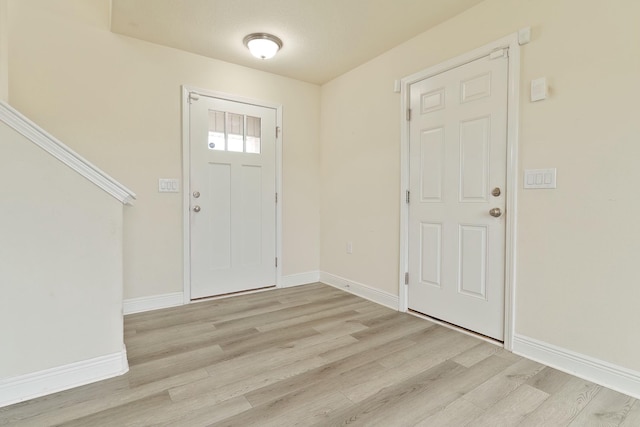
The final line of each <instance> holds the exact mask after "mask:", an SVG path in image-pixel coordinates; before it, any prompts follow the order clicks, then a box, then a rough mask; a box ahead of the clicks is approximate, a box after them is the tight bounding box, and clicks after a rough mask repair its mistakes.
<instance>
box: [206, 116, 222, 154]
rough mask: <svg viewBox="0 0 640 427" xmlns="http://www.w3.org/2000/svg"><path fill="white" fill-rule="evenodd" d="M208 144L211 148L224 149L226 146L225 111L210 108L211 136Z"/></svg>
mask: <svg viewBox="0 0 640 427" xmlns="http://www.w3.org/2000/svg"><path fill="white" fill-rule="evenodd" d="M207 145H208V147H209V149H210V150H222V151H224V150H225V149H226V147H225V137H224V111H214V110H209V138H208V141H207Z"/></svg>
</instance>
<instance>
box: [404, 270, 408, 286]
mask: <svg viewBox="0 0 640 427" xmlns="http://www.w3.org/2000/svg"><path fill="white" fill-rule="evenodd" d="M404 284H405V285H408V284H409V272H408V271H407V272H406V273H404Z"/></svg>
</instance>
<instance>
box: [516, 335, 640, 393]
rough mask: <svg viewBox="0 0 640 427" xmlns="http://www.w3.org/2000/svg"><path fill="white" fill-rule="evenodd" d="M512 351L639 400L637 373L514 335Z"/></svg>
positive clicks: (639, 378) (639, 377) (638, 376)
mask: <svg viewBox="0 0 640 427" xmlns="http://www.w3.org/2000/svg"><path fill="white" fill-rule="evenodd" d="M513 352H514V353H516V354H518V355H520V356H524V357H526V358H528V359H531V360H535V361H536V362H539V363H543V364H545V365H547V366H550V367H552V368H555V369H558V370H560V371H563V372H566V373H569V374H571V375H575V376H577V377H580V378H583V379H585V380H588V381H592V382H594V383H596V384H600V385H602V386H604V387H607V388H610V389H612V390H615V391H619V392H620V393H624V394H627V395H629V396H632V397H634V398H636V399H640V372H637V371H633V370H631V369H627V368H623V367H621V366H617V365H614V364H612V363H609V362H605V361H604V360H600V359H596V358H593V357H590V356H586V355H584V354H580V353H576V352H574V351H571V350H567V349H565V348H562V347H557V346H555V345H552V344H548V343H546V342H543V341H538V340H536V339H533V338H529V337H526V336H523V335H518V334H516V335H515V337H514V340H513Z"/></svg>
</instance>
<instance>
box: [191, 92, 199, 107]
mask: <svg viewBox="0 0 640 427" xmlns="http://www.w3.org/2000/svg"><path fill="white" fill-rule="evenodd" d="M198 99H200V95H198V94H197V93H195V92H189V104H192V103H193V101H197V100H198Z"/></svg>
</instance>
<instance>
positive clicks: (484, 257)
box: [408, 49, 508, 341]
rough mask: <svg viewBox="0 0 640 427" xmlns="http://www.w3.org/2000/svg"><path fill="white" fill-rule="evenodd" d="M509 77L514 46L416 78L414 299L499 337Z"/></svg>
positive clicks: (417, 307)
mask: <svg viewBox="0 0 640 427" xmlns="http://www.w3.org/2000/svg"><path fill="white" fill-rule="evenodd" d="M492 58H493V59H492ZM507 77H508V58H507V50H506V49H505V50H504V51H503V52H501V53H500V52H499V53H497V54H492V55H491V57H490V56H486V57H484V58H480V59H477V60H475V61H473V62H469V63H467V64H465V65H462V66H459V67H457V68H454V69H452V70H449V71H446V72H444V73H441V74H438V75H435V76H433V77H429V78H427V79H425V80H422V81H420V82H417V83H414V84H412V85H411V86H410V105H411V121H410V124H409V156H410V165H409V170H410V204H409V289H408V307H409V309H410V310H413V311H416V312H420V313H423V314H426V315H428V316H431V317H434V318H436V319H440V320H443V321H446V322H448V323H452V324H455V325H457V326H461V327H463V328H466V329H469V330H472V331H475V332H477V333H480V334H483V335H486V336H488V337H491V338H494V339H496V340H499V341H502V340H503V339H504V262H505V219H504V216H505V214H508V213H506V212H505V200H506V198H505V186H506V163H507V158H506V153H507V133H506V131H507V84H508V80H507ZM492 215H494V216H492Z"/></svg>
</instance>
